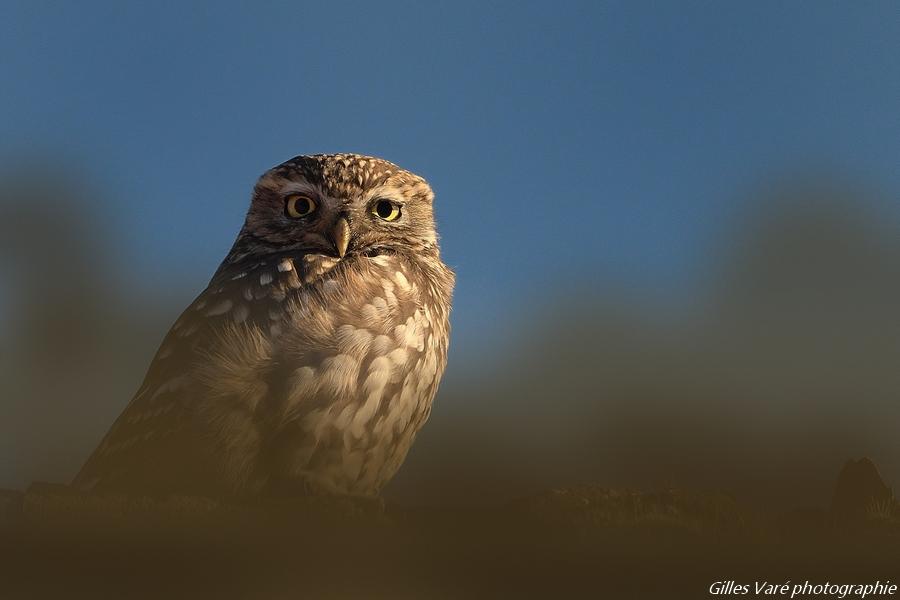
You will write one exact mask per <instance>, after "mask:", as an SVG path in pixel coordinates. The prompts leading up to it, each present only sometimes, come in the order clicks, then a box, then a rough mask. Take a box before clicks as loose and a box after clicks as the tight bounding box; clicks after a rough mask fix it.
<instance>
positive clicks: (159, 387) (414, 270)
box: [75, 154, 453, 496]
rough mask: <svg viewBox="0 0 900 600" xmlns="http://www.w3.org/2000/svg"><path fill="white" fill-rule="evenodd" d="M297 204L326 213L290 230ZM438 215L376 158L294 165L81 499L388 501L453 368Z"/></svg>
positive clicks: (410, 183) (249, 221)
mask: <svg viewBox="0 0 900 600" xmlns="http://www.w3.org/2000/svg"><path fill="white" fill-rule="evenodd" d="M292 194H303V195H305V196H309V197H312V198H314V199H315V200H316V202H317V205H318V208H317V210H316V211H315V213H314V214H312V215H310V216H309V217H307V218H303V219H292V218H290V217H289V216H288V215H286V214H285V212H284V203H285V199H286V198H287V197H288V196H290V195H292ZM383 200H388V201H390V202H392V203H394V204H395V205H397V206H398V207H400V210H401V213H400V215H401V216H400V217H399V218H397V219H396V221H393V222H386V221H385V220H383V219H381V218H379V217H378V215H377V214H376V213H375V212H374V211H373V210H372V207H373V206H374V204H373V203H375V202H378V201H383ZM432 201H433V194H432V192H431V189H430V188H429V186H428V184H427V183H426V182H425V181H424V180H423V179H422V178H420V177H418V176H416V175H413V174H412V173H409V172H407V171H404V170H403V169H400V168H399V167H397V166H396V165H393V164H392V163H389V162H387V161H384V160H381V159H377V158H371V157H365V156H359V155H352V154H338V155H315V156H300V157H297V158H294V159H292V160H289V161H287V162H285V163H283V164H281V165H278V166H277V167H274V168H273V169H271V170H270V171H268V172H267V173H265V174H264V175H263V176H262V177H261V178H260V180H259V182H258V183H257V185H256V188H255V189H254V193H253V200H252V202H251V205H250V209H249V210H248V213H247V218H246V221H245V223H244V227H243V228H242V229H241V232H240V233H239V235H238V238H237V240H236V241H235V244H234V246H233V247H232V250H231V251H230V252H229V254H228V256H227V257H226V258H225V260H224V261H223V262H222V265H221V266H220V267H219V269H218V271H217V272H216V274H215V275H214V276H213V278H212V281H211V282H210V284H209V286H208V287H207V288H206V289H205V290H204V291H203V292H202V293H201V294H200V296H199V297H198V298H197V299H196V300H195V301H194V302H193V303H192V304H191V305H190V306H189V307H188V308H187V309H186V310H185V312H184V313H183V314H182V315H181V317H180V318H179V319H178V320H177V321H176V323H175V324H174V325H173V327H172V329H171V331H169V333H168V335H167V336H166V338H165V340H164V341H163V343H162V345H161V347H160V349H159V351H158V352H157V355H156V357H155V358H154V360H153V362H152V363H151V365H150V369H149V371H148V373H147V376H146V378H145V380H144V383H143V385H142V386H141V387H140V389H139V390H138V393H137V395H136V396H135V397H134V399H133V400H132V401H131V403H130V404H129V405H128V407H127V408H126V409H125V411H124V412H123V413H122V415H121V416H120V417H119V418H118V420H117V421H116V422H115V424H114V425H113V427H112V428H111V430H110V431H109V433H108V434H107V435H106V437H105V438H104V440H103V441H102V443H101V444H100V446H99V447H98V448H97V449H96V450H95V451H94V453H93V455H92V456H91V457H90V458H89V459H88V461H87V463H86V464H85V466H84V467H83V468H82V470H81V472H80V473H79V474H78V476H77V477H76V479H75V485H77V486H79V487H81V488H83V489H90V490H95V491H101V492H121V493H130V494H137V493H139V494H150V495H160V494H171V493H177V494H202V495H212V496H219V495H230V494H238V495H257V494H295V493H301V492H325V493H335V494H349V495H361V496H373V495H376V494H377V493H378V492H379V491H380V490H381V488H382V486H383V485H384V484H385V483H387V481H389V480H390V479H391V477H393V475H394V474H395V473H396V471H397V469H398V468H399V467H400V465H401V464H402V462H403V460H404V458H405V456H406V453H407V451H408V450H409V447H410V445H411V444H412V442H413V440H414V438H415V435H416V432H417V431H418V430H419V428H420V427H421V426H422V425H423V424H424V422H425V420H426V419H427V418H428V415H429V413H430V410H431V402H432V399H433V397H434V394H435V392H436V390H437V387H438V383H439V381H440V378H441V375H442V373H443V371H444V367H445V365H446V360H447V346H448V336H449V322H448V317H449V311H450V299H451V293H452V288H453V273H452V272H451V271H450V270H449V269H448V268H447V267H446V266H445V265H444V264H443V263H442V262H441V260H440V254H439V248H438V244H437V235H436V232H435V228H434V219H433V212H432ZM341 220H343V221H345V222H346V223H345V225H344V226H346V227H347V228H348V231H349V239H348V240H347V241H345V242H344V243H345V244H346V251H345V253H343V256H341V254H342V252H341V250H342V248H340V246H341V244H340V243H338V242H336V241H335V240H336V239H337V238H336V237H335V236H336V235H337V236H338V237H340V236H339V235H338V234H337V233H335V232H336V231H337V230H338V229H339V226H340V225H341V223H340V221H341Z"/></svg>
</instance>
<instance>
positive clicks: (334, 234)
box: [239, 154, 437, 258]
mask: <svg viewBox="0 0 900 600" xmlns="http://www.w3.org/2000/svg"><path fill="white" fill-rule="evenodd" d="M433 199H434V195H433V193H432V191H431V188H430V187H429V186H428V184H427V183H426V182H425V180H424V179H422V178H421V177H419V176H417V175H414V174H412V173H410V172H408V171H404V170H403V169H401V168H399V167H397V166H396V165H394V164H392V163H389V162H387V161H385V160H381V159H378V158H372V157H367V156H359V155H355V154H332V155H314V156H298V157H296V158H293V159H291V160H289V161H287V162H285V163H282V164H281V165H278V166H277V167H275V168H273V169H271V170H269V171H268V172H266V173H265V174H264V175H263V176H262V177H261V178H260V180H259V182H258V183H257V184H256V188H255V189H254V192H253V200H252V203H251V205H250V210H249V211H248V213H247V219H246V222H245V224H244V228H243V229H242V230H241V238H243V240H244V242H245V244H246V245H248V246H250V248H248V249H250V250H251V252H253V253H256V254H259V253H266V254H267V253H272V252H279V251H294V250H300V251H308V252H314V253H320V254H326V255H329V256H335V257H338V258H344V257H345V256H352V255H374V254H379V253H383V252H399V251H404V250H407V251H412V252H421V251H424V250H428V249H434V248H436V241H437V236H436V233H435V226H434V213H433V210H432V202H433ZM241 238H239V239H241Z"/></svg>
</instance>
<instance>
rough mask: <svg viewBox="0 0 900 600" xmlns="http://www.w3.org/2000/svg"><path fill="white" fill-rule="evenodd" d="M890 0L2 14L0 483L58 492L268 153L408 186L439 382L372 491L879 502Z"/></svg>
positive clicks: (223, 240)
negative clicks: (444, 358) (431, 273)
mask: <svg viewBox="0 0 900 600" xmlns="http://www.w3.org/2000/svg"><path fill="white" fill-rule="evenodd" d="M897 56H900V11H898V8H897V5H896V4H893V3H889V2H860V3H843V2H790V3H788V2H753V3H749V2H744V3H737V2H732V3H724V4H723V3H714V2H679V3H659V2H615V1H610V2H554V3H547V2H515V3H512V2H508V3H481V2H478V3H475V2H472V3H469V2H453V3H416V2H381V3H378V4H377V5H373V4H371V3H354V2H342V3H322V2H319V3H300V2H291V3H287V2H255V3H252V4H251V3H238V2H217V3H211V2H210V3H200V2H192V3H179V2H167V3H154V4H153V5H152V7H151V6H150V5H146V6H144V5H141V4H139V3H120V2H81V3H50V2H30V1H29V2H25V1H15V0H6V1H5V2H3V3H2V5H0V57H2V59H0V82H2V83H0V115H2V118H0V487H7V488H22V487H24V486H26V485H27V484H28V483H29V482H31V481H35V480H46V481H58V482H64V481H68V480H69V479H70V478H71V477H72V476H73V475H74V474H75V472H76V471H77V469H78V468H79V466H80V465H81V463H82V462H83V461H84V459H85V458H86V457H87V455H88V453H89V452H90V451H91V450H92V449H93V448H94V446H95V445H96V444H97V443H98V442H99V439H100V437H101V436H102V435H103V434H104V433H105V431H106V430H107V428H108V427H109V425H110V424H111V423H112V421H113V420H114V419H115V417H116V416H117V415H118V413H119V412H120V411H121V410H122V409H123V408H124V406H125V405H126V404H127V402H128V401H129V400H130V398H131V396H132V394H133V393H134V391H135V390H136V389H137V387H138V385H139V384H140V381H141V378H142V377H143V374H144V370H145V369H146V367H147V365H148V363H149V361H150V359H151V357H152V355H153V353H154V352H155V350H156V347H157V345H158V344H159V342H160V341H161V339H162V338H163V336H164V334H165V333H166V330H167V329H168V327H169V325H170V324H171V323H172V322H173V321H174V320H175V318H176V317H177V316H178V314H179V313H180V311H181V309H182V308H183V307H184V306H186V305H187V304H188V303H189V302H190V301H191V300H192V299H193V297H194V296H195V295H196V294H198V293H199V292H200V291H201V290H202V289H203V288H204V287H205V285H206V282H207V281H208V278H209V277H210V276H211V274H212V273H213V271H214V270H215V268H216V267H217V265H218V262H219V261H220V260H221V259H222V258H223V257H224V255H225V253H226V252H227V250H228V248H229V247H230V245H231V242H232V241H233V239H234V236H235V234H236V233H237V231H238V229H239V228H240V226H241V223H242V220H243V215H244V211H245V210H246V207H247V204H248V202H249V194H250V190H251V188H252V185H253V183H254V182H255V179H256V178H257V177H258V176H259V175H260V174H261V173H262V172H263V171H265V170H266V169H267V168H269V167H270V166H272V165H274V164H276V163H279V162H281V161H283V160H286V159H287V158H290V157H292V156H295V155H297V154H304V153H317V152H338V151H349V152H359V153H365V154H373V155H377V156H382V157H384V158H387V159H389V160H391V161H394V162H396V163H398V164H400V165H402V166H404V167H406V168H409V169H410V170H413V171H415V172H418V173H420V174H422V175H424V176H425V177H426V178H428V179H429V180H430V182H431V183H432V185H433V187H434V188H435V191H436V193H437V214H438V219H439V226H440V231H441V234H442V238H443V251H444V256H445V260H446V262H448V263H449V264H450V265H451V266H452V267H453V268H454V269H455V270H456V272H457V276H458V284H457V288H456V296H455V303H454V313H453V318H452V320H453V327H454V333H453V339H452V343H451V358H450V365H449V368H448V371H447V374H446V377H445V379H444V383H443V385H442V388H441V390H440V392H439V395H438V398H437V401H436V405H435V409H434V412H433V413H432V417H431V420H430V422H429V424H428V425H427V427H426V428H425V430H424V431H423V432H422V434H421V435H420V436H419V440H418V442H417V444H416V445H415V446H414V448H413V451H412V452H411V454H410V457H409V459H408V461H407V464H406V465H405V466H404V468H403V469H402V470H401V473H400V475H399V476H398V478H397V479H396V480H395V482H394V483H393V484H392V485H391V486H390V488H389V489H388V490H387V495H388V497H389V498H390V499H391V500H393V501H395V502H398V503H405V504H409V505H443V504H457V505H458V504H479V503H488V502H500V501H503V500H506V499H510V498H514V497H517V496H520V495H523V494H527V493H529V492H531V491H534V490H539V489H542V488H545V487H547V486H551V485H563V484H565V485H572V484H577V483H595V484H600V485H608V486H636V487H642V488H653V487H662V486H672V485H674V486H685V487H694V488H710V489H720V490H725V491H727V492H729V493H732V494H734V495H736V496H737V497H739V498H742V499H745V500H746V501H748V502H752V503H755V504H757V505H758V506H760V507H771V506H776V505H777V506H784V505H786V504H791V503H814V504H815V503H819V504H822V503H827V501H828V500H829V498H830V494H831V490H832V486H833V482H834V478H835V476H836V474H837V471H838V469H839V468H840V465H841V464H842V463H843V461H844V460H846V459H847V458H849V457H851V456H854V457H855V456H862V455H867V456H870V457H871V458H872V459H873V460H874V461H875V462H876V463H877V464H878V465H879V466H880V468H881V471H882V475H883V476H884V478H885V479H886V480H887V481H888V482H889V483H893V484H894V486H895V487H896V486H898V485H900V436H897V434H896V431H897V425H898V421H900V369H898V365H900V317H898V306H900V203H898V193H900V116H898V115H900V110H898V108H900V62H898V61H897V58H896V57H897Z"/></svg>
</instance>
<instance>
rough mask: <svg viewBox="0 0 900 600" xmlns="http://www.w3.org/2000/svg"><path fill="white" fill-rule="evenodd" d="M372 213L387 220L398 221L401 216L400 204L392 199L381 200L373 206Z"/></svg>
mask: <svg viewBox="0 0 900 600" xmlns="http://www.w3.org/2000/svg"><path fill="white" fill-rule="evenodd" d="M372 214H374V215H375V216H376V217H378V218H379V219H384V220H385V221H396V220H397V219H399V218H400V205H399V204H397V203H396V202H391V201H390V200H379V201H378V202H376V203H375V205H374V206H373V207H372Z"/></svg>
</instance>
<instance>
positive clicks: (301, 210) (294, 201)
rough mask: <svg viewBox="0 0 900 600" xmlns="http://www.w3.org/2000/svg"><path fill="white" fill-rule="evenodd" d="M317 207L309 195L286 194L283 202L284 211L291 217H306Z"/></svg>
mask: <svg viewBox="0 0 900 600" xmlns="http://www.w3.org/2000/svg"><path fill="white" fill-rule="evenodd" d="M318 207H319V205H318V204H316V201H315V200H313V199H312V198H310V197H309V196H304V195H303V194H293V195H291V196H288V197H287V199H286V200H285V204H284V212H285V214H287V216H289V217H291V218H293V219H299V218H300V217H308V216H309V215H311V214H313V213H314V212H315V211H316V209H317V208H318Z"/></svg>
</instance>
